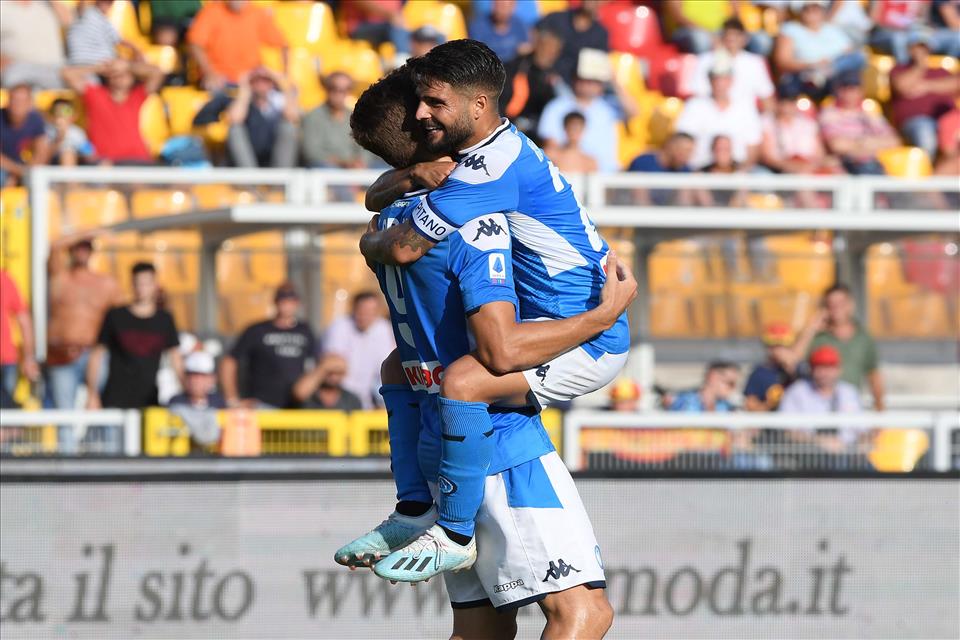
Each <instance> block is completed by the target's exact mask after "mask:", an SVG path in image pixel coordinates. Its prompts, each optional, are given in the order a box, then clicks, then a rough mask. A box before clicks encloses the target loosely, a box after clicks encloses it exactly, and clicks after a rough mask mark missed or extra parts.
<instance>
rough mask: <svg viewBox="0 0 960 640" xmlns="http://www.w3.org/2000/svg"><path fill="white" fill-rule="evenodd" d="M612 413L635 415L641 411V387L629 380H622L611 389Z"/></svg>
mask: <svg viewBox="0 0 960 640" xmlns="http://www.w3.org/2000/svg"><path fill="white" fill-rule="evenodd" d="M609 408H610V411H620V412H624V413H635V412H637V411H639V410H640V387H639V386H637V383H636V382H634V381H633V380H631V379H629V378H620V379H619V380H617V381H616V382H614V383H613V386H612V387H610V407H609Z"/></svg>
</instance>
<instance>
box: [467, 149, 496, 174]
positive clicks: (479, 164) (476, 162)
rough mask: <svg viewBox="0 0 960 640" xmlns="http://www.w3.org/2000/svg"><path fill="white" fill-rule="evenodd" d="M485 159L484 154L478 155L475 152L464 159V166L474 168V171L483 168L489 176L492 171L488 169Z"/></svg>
mask: <svg viewBox="0 0 960 640" xmlns="http://www.w3.org/2000/svg"><path fill="white" fill-rule="evenodd" d="M483 159H484V156H478V155H477V154H473V155H472V156H470V157H469V158H467V159H466V160H464V161H463V166H465V167H467V168H468V169H473V170H474V171H478V170H480V169H483V172H484V173H485V174H487V175H488V176H489V175H490V172H489V171H487V164H486V163H485V162H484V161H483Z"/></svg>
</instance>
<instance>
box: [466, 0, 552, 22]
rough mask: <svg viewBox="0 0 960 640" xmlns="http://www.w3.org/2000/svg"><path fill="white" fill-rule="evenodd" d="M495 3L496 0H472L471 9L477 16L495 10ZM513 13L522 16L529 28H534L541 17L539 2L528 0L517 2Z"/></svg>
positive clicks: (521, 18)
mask: <svg viewBox="0 0 960 640" xmlns="http://www.w3.org/2000/svg"><path fill="white" fill-rule="evenodd" d="M493 3H494V0H472V2H471V3H470V11H471V13H472V14H473V15H475V16H483V15H488V14H489V13H490V12H491V11H493ZM513 14H514V15H515V16H517V17H518V18H520V20H521V21H523V24H524V26H526V27H527V28H528V29H532V28H533V27H534V25H536V24H537V22H538V21H539V20H540V18H541V15H540V7H539V5H538V3H536V2H526V0H521V1H520V2H518V3H517V4H516V10H515V11H514V12H513Z"/></svg>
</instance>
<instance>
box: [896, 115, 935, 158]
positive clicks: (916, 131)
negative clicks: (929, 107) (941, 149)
mask: <svg viewBox="0 0 960 640" xmlns="http://www.w3.org/2000/svg"><path fill="white" fill-rule="evenodd" d="M900 131H901V132H902V133H903V135H904V137H905V138H906V139H907V141H909V142H910V144H912V145H913V146H915V147H920V148H921V149H923V150H924V151H926V152H927V155H928V156H930V159H931V160H933V159H934V158H936V157H937V121H936V120H934V119H933V118H931V117H930V116H914V117H912V118H910V119H909V120H907V121H906V122H904V123H903V125H902V126H901V127H900Z"/></svg>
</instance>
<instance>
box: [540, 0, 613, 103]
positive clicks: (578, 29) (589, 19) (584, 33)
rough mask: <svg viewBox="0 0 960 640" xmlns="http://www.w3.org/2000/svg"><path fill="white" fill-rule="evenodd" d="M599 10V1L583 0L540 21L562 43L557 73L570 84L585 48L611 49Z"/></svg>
mask: <svg viewBox="0 0 960 640" xmlns="http://www.w3.org/2000/svg"><path fill="white" fill-rule="evenodd" d="M599 11H600V0H583V1H582V2H581V3H580V6H579V7H575V8H573V9H569V10H567V11H558V12H556V13H551V14H548V15H547V16H545V17H544V18H543V20H542V21H541V22H540V24H541V25H543V27H544V28H546V29H549V30H550V31H552V32H554V33H556V34H558V35H559V36H560V39H561V40H562V41H563V49H562V51H561V52H560V57H559V58H558V59H557V61H556V63H555V65H554V71H556V72H557V73H558V74H559V75H560V77H561V78H563V80H564V81H565V82H567V83H568V84H572V83H573V82H574V76H575V75H576V73H577V64H578V62H579V60H580V51H581V50H582V49H599V50H600V51H609V50H610V35H609V34H608V33H607V29H606V27H604V26H603V25H602V24H600V22H599V21H598V20H597V14H598V12H599ZM587 118H588V120H589V116H588V117H587Z"/></svg>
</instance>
